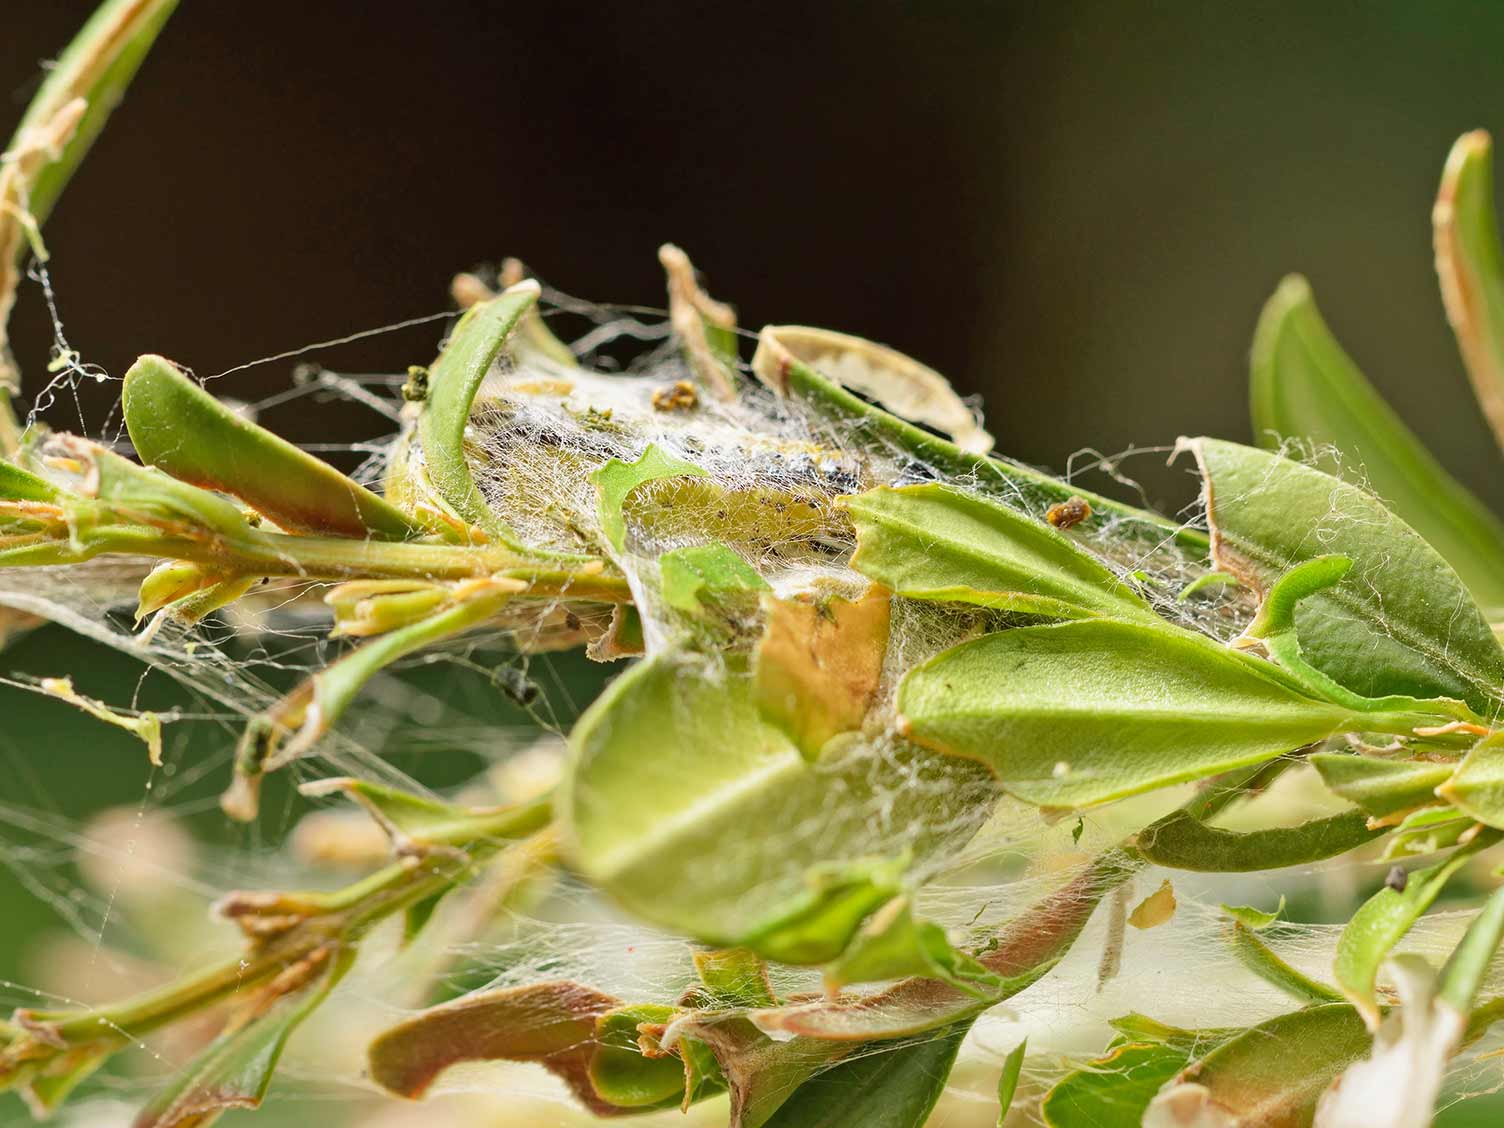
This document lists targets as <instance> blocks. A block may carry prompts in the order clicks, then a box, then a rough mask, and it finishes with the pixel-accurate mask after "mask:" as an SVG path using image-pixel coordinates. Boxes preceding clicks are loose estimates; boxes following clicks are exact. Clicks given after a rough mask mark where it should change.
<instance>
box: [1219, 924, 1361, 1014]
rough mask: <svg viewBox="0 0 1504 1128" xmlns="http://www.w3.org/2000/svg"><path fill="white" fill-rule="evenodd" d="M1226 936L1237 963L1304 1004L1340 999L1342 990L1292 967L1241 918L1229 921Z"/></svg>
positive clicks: (1333, 1001)
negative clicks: (1240, 919) (1229, 925)
mask: <svg viewBox="0 0 1504 1128" xmlns="http://www.w3.org/2000/svg"><path fill="white" fill-rule="evenodd" d="M1227 939H1228V943H1229V944H1230V945H1231V946H1232V951H1233V955H1235V956H1237V958H1238V962H1239V963H1241V964H1242V965H1243V966H1244V967H1246V968H1247V969H1248V970H1249V971H1251V972H1253V973H1254V974H1255V975H1257V976H1258V977H1259V978H1260V979H1262V980H1263V981H1264V982H1266V983H1269V984H1271V985H1273V986H1275V987H1278V988H1279V989H1280V990H1281V991H1283V992H1284V993H1285V994H1287V995H1289V996H1290V997H1291V998H1292V999H1295V1000H1296V1001H1297V1002H1299V1003H1302V1004H1304V1005H1310V1004H1313V1003H1340V1002H1342V992H1340V991H1338V990H1337V989H1336V988H1335V987H1328V986H1327V985H1326V984H1325V983H1321V982H1318V981H1317V980H1315V979H1312V978H1311V977H1310V976H1308V975H1306V974H1305V973H1304V972H1301V971H1298V970H1296V969H1295V968H1293V967H1291V966H1290V965H1289V964H1288V963H1286V962H1285V961H1284V960H1283V959H1281V958H1280V957H1279V956H1278V955H1276V954H1275V952H1274V950H1273V949H1271V948H1270V947H1269V945H1267V944H1265V943H1264V942H1263V941H1262V940H1260V939H1259V938H1258V937H1257V936H1256V935H1254V933H1253V931H1252V929H1250V928H1248V927H1246V926H1245V925H1244V924H1243V922H1242V921H1239V920H1234V921H1232V922H1231V927H1230V928H1228V929H1227Z"/></svg>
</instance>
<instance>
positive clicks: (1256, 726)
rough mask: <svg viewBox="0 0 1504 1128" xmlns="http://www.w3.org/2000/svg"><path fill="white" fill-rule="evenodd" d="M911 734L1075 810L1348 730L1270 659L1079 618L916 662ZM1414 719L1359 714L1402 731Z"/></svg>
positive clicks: (905, 719)
mask: <svg viewBox="0 0 1504 1128" xmlns="http://www.w3.org/2000/svg"><path fill="white" fill-rule="evenodd" d="M898 709H899V712H900V713H901V719H900V726H901V729H902V731H904V733H905V734H906V735H907V736H909V738H910V739H912V740H915V741H917V742H918V743H920V744H922V745H925V746H926V747H930V748H936V749H939V750H941V751H944V752H947V753H950V754H952V755H957V756H967V757H972V758H974V759H978V760H981V761H982V762H983V763H985V764H987V765H988V766H989V767H991V768H992V769H993V771H994V772H995V773H996V775H997V778H998V781H999V782H1000V783H1001V784H1002V786H1003V788H1004V789H1005V790H1007V791H1009V792H1010V793H1012V794H1013V795H1016V796H1017V797H1018V798H1020V799H1023V800H1025V801H1027V802H1030V803H1036V804H1038V805H1040V806H1050V807H1083V806H1088V805H1091V804H1094V803H1105V802H1108V801H1110V800H1113V799H1119V798H1122V797H1124V796H1126V795H1133V794H1136V793H1138V792H1141V791H1147V790H1149V789H1151V788H1155V787H1163V786H1165V785H1167V784H1171V783H1180V782H1183V781H1185V780H1191V779H1200V778H1203V777H1205V776H1208V775H1212V774H1214V773H1216V772H1221V771H1227V770H1230V769H1232V768H1236V767H1242V766H1246V765H1252V764H1257V763H1261V762H1263V761H1266V760H1272V759H1274V758H1275V757H1277V756H1280V755H1283V754H1284V753H1287V752H1290V751H1292V750H1294V749H1296V748H1299V747H1302V746H1303V745H1306V744H1310V743H1313V742H1315V741H1318V740H1323V739H1325V738H1326V737H1328V736H1331V735H1333V734H1335V733H1339V732H1343V731H1346V730H1347V729H1349V728H1351V727H1353V725H1354V723H1355V721H1354V717H1353V714H1351V713H1349V712H1348V711H1347V710H1345V709H1341V708H1339V707H1337V706H1335V705H1332V704H1329V703H1327V702H1322V701H1316V700H1313V699H1311V698H1309V697H1305V696H1303V695H1302V694H1301V692H1300V687H1299V686H1298V684H1297V683H1295V682H1294V681H1293V680H1292V679H1291V678H1290V677H1289V676H1288V675H1287V674H1285V673H1283V672H1282V671H1280V670H1279V668H1278V667H1276V666H1274V665H1273V664H1271V663H1269V662H1264V661H1261V660H1259V659H1256V658H1252V657H1249V656H1247V655H1245V654H1241V653H1239V652H1237V651H1233V650H1229V649H1227V648H1226V647H1224V646H1221V645H1219V644H1218V643H1216V642H1213V641H1212V640H1210V639H1207V638H1203V637H1202V636H1200V635H1194V634H1192V633H1190V632H1188V631H1170V630H1168V629H1163V628H1156V627H1151V626H1148V625H1144V624H1138V623H1125V622H1115V621H1113V620H1107V619H1099V620H1083V621H1078V622H1070V623H1062V624H1060V625H1058V626H1040V627H1022V628H1018V629H1015V630H1009V631H1001V632H998V633H995V634H989V635H984V636H982V637H981V638H978V639H974V640H973V641H971V642H966V643H962V644H961V645H960V646H956V647H953V648H952V649H950V650H947V651H945V652H943V653H942V654H940V655H938V656H936V657H935V658H932V659H931V660H930V661H928V662H926V663H924V664H923V665H921V666H918V667H916V668H915V669H914V670H912V671H911V672H910V673H909V675H908V676H907V677H906V678H905V679H904V681H903V684H902V685H901V686H900V688H899V693H898ZM1413 723H1414V718H1406V717H1403V716H1400V717H1383V718H1381V717H1380V716H1379V715H1377V714H1369V715H1365V716H1364V720H1363V723H1362V724H1363V727H1364V728H1371V729H1374V730H1377V729H1379V728H1382V727H1384V726H1386V725H1387V726H1390V730H1391V731H1408V729H1409V726H1410V725H1411V724H1413Z"/></svg>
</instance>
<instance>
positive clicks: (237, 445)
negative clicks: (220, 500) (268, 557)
mask: <svg viewBox="0 0 1504 1128" xmlns="http://www.w3.org/2000/svg"><path fill="white" fill-rule="evenodd" d="M120 403H121V410H122V411H123V412H124V414H125V425H126V427H127V429H128V430H129V431H130V436H131V443H132V445H133V446H135V448H136V454H137V455H138V456H139V457H140V459H141V461H142V462H143V463H145V464H146V465H148V466H155V467H157V468H158V469H160V470H164V471H166V472H167V473H168V474H171V475H172V476H173V477H174V478H177V479H179V480H180V481H184V482H189V483H191V484H193V485H195V486H199V487H202V488H204V489H211V490H218V491H220V492H221V493H227V494H231V495H233V496H235V497H238V498H239V499H240V500H241V501H243V502H245V503H246V504H247V505H249V506H250V507H251V508H253V509H255V510H256V511H257V512H259V513H262V514H264V515H265V516H267V517H270V518H271V519H272V520H273V521H275V522H276V523H277V524H278V525H280V526H282V527H283V528H284V529H287V530H289V531H291V532H300V533H336V534H339V535H341V536H347V537H368V536H375V537H380V538H385V539H389V540H403V539H405V538H407V537H413V536H418V535H421V534H422V533H425V532H427V530H426V529H424V528H422V527H421V526H419V525H417V524H415V523H414V522H413V521H411V520H409V519H408V518H407V517H406V516H404V515H403V514H402V513H401V512H400V511H399V510H398V509H397V508H396V507H395V506H393V505H391V504H390V503H388V502H386V501H384V500H382V499H381V498H380V497H378V496H377V495H376V494H374V493H372V492H371V491H370V490H368V489H366V488H365V487H364V486H362V485H358V484H356V483H355V482H353V481H351V480H350V479H349V478H347V477H345V475H343V474H341V473H340V472H339V471H338V470H336V469H335V468H334V467H332V466H330V465H329V464H328V463H327V462H321V461H320V460H319V459H317V458H315V457H313V455H311V454H309V453H308V452H306V451H302V450H299V449H298V448H297V447H295V446H293V445H292V444H291V443H290V442H288V441H287V440H286V439H283V438H280V437H278V436H277V435H274V434H272V433H271V432H270V431H268V430H267V429H266V428H265V427H260V426H257V425H256V424H255V423H252V422H251V421H250V420H249V419H245V418H243V417H242V416H240V415H238V414H237V413H236V412H234V411H231V410H230V409H229V408H228V407H226V406H225V405H224V404H222V403H220V402H219V401H218V400H217V399H215V398H214V397H213V396H211V395H210V394H209V393H208V392H206V391H204V389H203V388H201V387H199V386H198V385H197V384H195V383H194V382H193V381H192V380H190V379H189V378H188V377H187V376H185V375H183V373H182V372H180V371H178V369H177V368H176V367H175V366H174V365H173V364H172V362H171V361H168V360H166V359H164V358H162V357H160V356H143V357H141V358H140V359H139V360H137V361H136V363H135V364H133V365H132V366H131V370H130V371H129V372H127V373H126V374H125V383H124V385H123V387H122V390H121V393H120Z"/></svg>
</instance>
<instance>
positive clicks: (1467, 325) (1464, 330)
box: [1431, 129, 1504, 447]
mask: <svg viewBox="0 0 1504 1128" xmlns="http://www.w3.org/2000/svg"><path fill="white" fill-rule="evenodd" d="M1431 223H1432V227H1433V229H1434V235H1435V242H1436V273H1437V274H1438V275H1439V276H1440V278H1441V296H1442V300H1443V302H1444V304H1445V305H1446V309H1447V320H1448V321H1450V322H1451V323H1452V329H1453V331H1454V332H1455V333H1456V334H1457V345H1458V347H1459V348H1460V349H1461V351H1462V361H1463V363H1464V364H1465V365H1466V366H1467V374H1468V376H1469V377H1471V378H1472V381H1473V391H1474V392H1476V393H1477V395H1478V403H1479V404H1480V405H1481V406H1482V408H1483V414H1484V416H1485V417H1486V418H1487V419H1488V422H1489V426H1491V427H1492V428H1493V430H1494V435H1495V436H1496V437H1497V438H1498V440H1499V445H1500V446H1501V447H1504V249H1501V248H1500V245H1499V224H1498V219H1497V217H1496V216H1495V214H1494V173H1493V143H1492V141H1491V140H1490V138H1489V136H1488V134H1487V133H1486V132H1484V131H1483V130H1481V129H1475V130H1473V132H1471V133H1464V134H1463V135H1462V136H1461V137H1459V138H1458V139H1457V143H1456V144H1455V145H1453V146H1452V152H1451V154H1450V155H1449V156H1448V157H1447V164H1446V169H1445V170H1444V171H1443V172H1442V174H1441V188H1440V190H1439V191H1438V192H1437V194H1436V206H1435V208H1434V209H1433V210H1432V212H1431Z"/></svg>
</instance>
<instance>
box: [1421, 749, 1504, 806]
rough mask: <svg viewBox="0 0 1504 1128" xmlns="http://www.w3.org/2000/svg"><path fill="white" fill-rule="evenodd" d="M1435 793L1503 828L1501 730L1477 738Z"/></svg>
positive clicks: (1503, 801)
mask: <svg viewBox="0 0 1504 1128" xmlns="http://www.w3.org/2000/svg"><path fill="white" fill-rule="evenodd" d="M1436 794H1437V795H1438V796H1440V797H1441V798H1443V799H1445V800H1446V801H1447V802H1448V803H1450V804H1451V805H1452V806H1453V807H1455V808H1457V810H1459V811H1462V812H1463V813H1464V814H1467V815H1469V816H1471V817H1472V818H1475V819H1477V820H1478V821H1479V822H1481V823H1487V824H1488V825H1489V826H1493V827H1499V828H1501V829H1504V732H1496V733H1494V734H1493V735H1492V736H1486V737H1484V738H1483V739H1482V740H1480V741H1478V743H1477V744H1475V745H1474V746H1473V747H1472V749H1471V750H1470V751H1469V752H1468V754H1467V755H1466V756H1464V757H1463V758H1462V763H1460V764H1458V765H1457V770H1456V771H1455V772H1453V773H1452V775H1451V778H1449V779H1448V780H1446V781H1445V782H1443V783H1442V784H1440V785H1439V786H1438V787H1437V788H1436Z"/></svg>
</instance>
